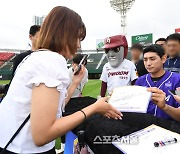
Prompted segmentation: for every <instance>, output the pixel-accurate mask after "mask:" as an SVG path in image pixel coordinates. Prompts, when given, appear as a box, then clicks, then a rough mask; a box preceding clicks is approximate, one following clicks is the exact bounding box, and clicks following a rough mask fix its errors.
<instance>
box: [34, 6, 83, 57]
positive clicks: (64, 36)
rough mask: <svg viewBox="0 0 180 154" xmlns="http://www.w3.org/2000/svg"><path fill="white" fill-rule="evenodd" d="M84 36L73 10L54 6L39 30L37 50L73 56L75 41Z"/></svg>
mask: <svg viewBox="0 0 180 154" xmlns="http://www.w3.org/2000/svg"><path fill="white" fill-rule="evenodd" d="M85 36H86V27H85V25H84V23H83V21H82V19H81V17H80V16H79V15H78V14H77V13H76V12H74V11H73V10H71V9H69V8H67V7H64V6H56V7H55V8H53V9H52V10H51V11H50V13H49V14H48V15H47V16H46V18H45V20H44V22H43V24H42V26H41V30H40V34H39V38H38V42H37V49H49V50H51V51H54V52H57V53H67V52H68V50H67V49H69V52H70V53H71V54H72V55H75V53H76V52H77V48H78V42H77V40H78V39H80V41H82V40H83V39H84V38H85Z"/></svg>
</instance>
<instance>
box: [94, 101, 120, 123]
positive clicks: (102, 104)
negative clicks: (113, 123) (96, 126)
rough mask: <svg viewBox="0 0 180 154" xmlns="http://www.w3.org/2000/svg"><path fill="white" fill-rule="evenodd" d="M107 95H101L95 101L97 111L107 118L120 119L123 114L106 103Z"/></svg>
mask: <svg viewBox="0 0 180 154" xmlns="http://www.w3.org/2000/svg"><path fill="white" fill-rule="evenodd" d="M108 99H109V97H103V98H100V99H99V100H97V101H96V103H95V105H96V110H97V113H100V114H102V115H104V116H106V117H108V118H113V119H120V120H121V119H122V116H123V114H122V113H121V112H120V111H118V110H117V109H115V108H114V107H113V106H112V105H110V104H108V103H107V101H108Z"/></svg>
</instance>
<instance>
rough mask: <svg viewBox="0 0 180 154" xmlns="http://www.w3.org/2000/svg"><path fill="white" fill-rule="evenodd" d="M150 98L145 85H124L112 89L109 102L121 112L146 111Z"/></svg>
mask: <svg viewBox="0 0 180 154" xmlns="http://www.w3.org/2000/svg"><path fill="white" fill-rule="evenodd" d="M150 98H151V92H148V91H147V88H146V87H141V86H124V87H118V88H115V89H114V90H113V93H112V96H111V97H110V99H109V103H110V104H111V105H112V106H114V107H115V108H116V109H118V110H119V111H122V112H141V113H146V111H147V107H148V104H149V101H150Z"/></svg>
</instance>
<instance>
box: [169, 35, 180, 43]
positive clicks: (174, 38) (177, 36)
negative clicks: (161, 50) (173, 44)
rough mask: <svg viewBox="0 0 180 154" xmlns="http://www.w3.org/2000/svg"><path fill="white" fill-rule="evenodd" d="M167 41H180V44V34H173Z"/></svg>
mask: <svg viewBox="0 0 180 154" xmlns="http://www.w3.org/2000/svg"><path fill="white" fill-rule="evenodd" d="M166 40H167V41H169V40H173V41H179V43H180V34H179V33H174V34H171V35H169V36H168V37H167V38H166Z"/></svg>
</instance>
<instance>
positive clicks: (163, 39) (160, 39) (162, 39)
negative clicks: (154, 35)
mask: <svg viewBox="0 0 180 154" xmlns="http://www.w3.org/2000/svg"><path fill="white" fill-rule="evenodd" d="M159 41H164V42H166V39H165V38H159V39H157V40H156V41H155V44H156V43H157V42H159Z"/></svg>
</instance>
